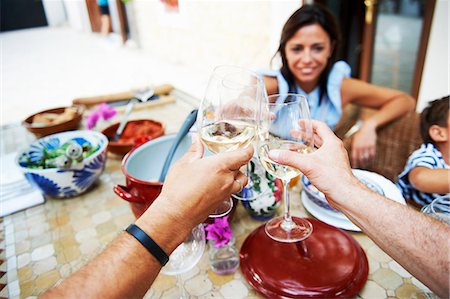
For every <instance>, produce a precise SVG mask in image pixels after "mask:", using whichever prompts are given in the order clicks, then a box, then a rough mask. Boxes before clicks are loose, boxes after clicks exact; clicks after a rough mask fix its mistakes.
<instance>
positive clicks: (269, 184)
mask: <svg viewBox="0 0 450 299" xmlns="http://www.w3.org/2000/svg"><path fill="white" fill-rule="evenodd" d="M248 178H249V184H248V185H247V186H246V187H244V188H243V189H242V191H241V192H239V193H237V194H233V195H232V196H233V197H234V198H235V199H238V200H240V201H241V203H242V205H243V206H244V208H245V210H246V211H247V212H248V213H249V214H250V216H251V217H252V218H254V219H256V220H260V221H265V220H268V219H270V218H272V217H273V216H274V215H275V213H276V211H277V209H278V207H279V206H280V202H281V197H282V194H283V191H282V183H281V181H280V180H279V179H275V178H274V177H273V176H271V175H270V174H269V173H268V172H267V171H265V170H264V168H263V167H262V166H261V163H259V161H258V159H257V158H256V157H253V158H252V160H251V161H250V163H249V177H248Z"/></svg>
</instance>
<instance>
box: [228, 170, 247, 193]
mask: <svg viewBox="0 0 450 299" xmlns="http://www.w3.org/2000/svg"><path fill="white" fill-rule="evenodd" d="M247 182H248V178H247V177H246V176H245V175H244V174H243V173H242V172H240V171H239V172H238V174H237V176H236V177H235V178H234V182H233V186H232V189H231V192H232V193H237V192H241V191H242V189H243V188H244V187H245V186H246V185H247Z"/></svg>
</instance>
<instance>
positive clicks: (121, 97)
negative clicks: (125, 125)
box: [72, 84, 174, 106]
mask: <svg viewBox="0 0 450 299" xmlns="http://www.w3.org/2000/svg"><path fill="white" fill-rule="evenodd" d="M146 89H148V92H149V95H148V96H147V98H146V99H145V100H149V99H150V100H153V99H156V98H157V96H162V95H168V94H170V92H171V91H172V90H174V87H173V86H172V85H170V84H161V85H158V86H155V87H154V88H150V87H147V88H143V89H139V90H146ZM150 90H153V92H152V93H150ZM136 91H137V89H136V90H129V91H125V92H119V93H114V94H107V95H101V96H93V97H84V98H76V99H73V101H72V103H73V104H77V105H85V106H94V105H97V104H100V103H109V104H113V105H115V106H120V105H126V104H128V103H129V102H130V100H131V99H134V98H136V94H137V92H136ZM141 95H142V94H141ZM144 96H145V94H144ZM140 99H142V98H140Z"/></svg>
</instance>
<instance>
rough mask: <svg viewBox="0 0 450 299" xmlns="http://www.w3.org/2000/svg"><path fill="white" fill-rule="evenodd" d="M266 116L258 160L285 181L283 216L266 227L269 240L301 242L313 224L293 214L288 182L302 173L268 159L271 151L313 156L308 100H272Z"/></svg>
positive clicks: (294, 96)
mask: <svg viewBox="0 0 450 299" xmlns="http://www.w3.org/2000/svg"><path fill="white" fill-rule="evenodd" d="M267 105H268V108H267V109H263V110H265V111H266V113H264V114H263V117H265V119H266V122H265V123H266V125H267V128H268V133H267V134H264V137H263V138H262V140H261V141H260V142H259V145H258V151H257V152H258V158H259V161H260V162H261V164H262V166H263V167H264V169H266V170H267V172H269V173H270V174H271V175H273V176H275V177H277V178H279V179H281V180H282V181H283V188H284V190H283V194H284V209H285V211H284V215H283V216H280V217H275V218H273V219H271V220H269V221H268V222H267V223H266V226H265V231H266V233H267V235H268V236H269V237H271V238H272V239H274V240H276V241H279V242H286V243H292V242H298V241H302V240H304V239H306V238H307V237H309V235H310V234H311V233H312V229H313V228H312V225H311V223H310V222H309V221H308V220H306V219H304V218H299V217H293V216H292V215H291V214H290V194H289V182H290V180H291V179H292V178H294V177H296V176H298V175H299V174H300V171H299V170H298V169H295V168H293V167H290V166H287V165H282V164H279V163H276V162H275V161H273V160H271V159H270V158H269V152H270V150H273V149H277V150H289V151H294V152H297V153H301V154H307V153H310V152H312V150H313V148H314V143H313V131H312V123H311V116H310V112H309V107H308V102H307V100H306V98H305V97H304V96H302V95H298V94H277V95H272V96H269V103H268V104H267Z"/></svg>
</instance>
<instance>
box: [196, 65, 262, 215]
mask: <svg viewBox="0 0 450 299" xmlns="http://www.w3.org/2000/svg"><path fill="white" fill-rule="evenodd" d="M263 88H264V85H263V83H262V79H261V78H260V77H259V76H258V75H257V74H255V73H253V72H251V71H249V70H246V69H243V68H240V67H234V66H219V67H217V68H215V69H214V72H213V74H212V75H211V78H210V80H209V83H208V87H207V90H206V94H205V97H204V98H203V101H202V103H201V105H200V109H199V113H198V118H197V125H198V132H199V134H200V139H201V140H202V142H203V144H204V145H205V146H206V147H207V148H208V150H210V151H211V152H213V153H214V154H218V153H222V152H229V151H233V150H237V149H239V148H246V147H248V146H249V145H251V143H252V141H253V140H254V138H255V136H256V131H257V120H258V111H259V110H258V109H259V105H260V99H261V97H262V96H263V95H264V94H265V93H264V89H263ZM242 187H243V186H242ZM232 207H233V202H232V200H231V199H230V200H228V201H227V202H224V203H223V204H222V205H221V206H219V207H218V209H217V210H216V212H215V213H214V214H213V215H210V217H222V216H224V215H226V214H227V213H228V212H229V211H231V208H232Z"/></svg>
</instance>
